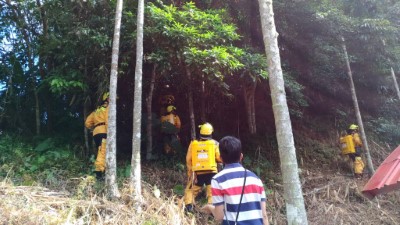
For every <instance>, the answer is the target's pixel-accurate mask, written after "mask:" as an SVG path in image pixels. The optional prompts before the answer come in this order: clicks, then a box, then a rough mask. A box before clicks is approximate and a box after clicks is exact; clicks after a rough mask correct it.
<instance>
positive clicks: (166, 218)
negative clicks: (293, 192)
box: [0, 148, 400, 225]
mask: <svg viewBox="0 0 400 225" xmlns="http://www.w3.org/2000/svg"><path fill="white" fill-rule="evenodd" d="M373 150H374V156H375V158H376V159H379V160H377V161H380V162H381V161H382V160H383V159H384V156H385V155H387V152H383V151H386V150H384V148H382V149H381V150H379V149H378V148H375V149H373ZM337 165H338V163H335V162H333V163H332V165H328V166H326V167H323V165H321V167H320V168H319V169H318V170H317V169H316V167H312V168H309V169H305V168H303V170H302V178H301V180H302V187H303V192H304V193H303V194H304V197H305V202H306V207H307V213H308V220H309V224H313V225H321V224H323V225H330V224H332V225H333V224H335V225H336V224H346V225H347V224H351V225H353V224H363V225H364V224H365V225H367V224H391V225H392V224H400V211H399V205H400V193H399V191H397V192H393V193H390V194H386V195H383V196H380V197H379V198H378V200H376V199H375V200H373V201H369V200H367V199H365V198H364V197H363V196H362V194H361V193H360V191H361V190H362V187H363V186H364V185H365V183H366V182H367V180H368V179H367V178H364V179H362V180H354V179H353V178H352V177H351V176H348V175H346V172H341V170H342V171H343V170H345V169H343V168H342V169H341V170H339V169H338V168H334V169H333V168H332V167H336V166H337ZM142 168H143V177H144V180H145V182H143V190H142V194H143V199H144V201H143V203H142V204H141V211H140V212H138V211H137V210H136V208H137V205H136V204H135V203H134V202H132V201H131V200H130V199H131V196H130V195H129V191H128V188H127V185H126V184H124V185H122V187H120V191H121V195H122V197H121V198H120V199H119V200H116V201H109V200H107V199H106V198H105V197H104V190H103V189H102V188H101V185H100V184H99V183H97V184H96V183H95V182H94V180H93V177H90V176H89V177H81V178H75V179H69V180H67V181H65V182H59V183H63V184H64V186H62V187H60V188H57V187H53V188H52V190H50V189H48V188H46V187H41V186H14V185H13V184H12V183H11V182H10V180H9V179H5V180H3V181H2V182H1V183H0V199H1V201H0V224H124V225H125V224H135V225H139V224H143V225H156V224H157V225H158V224H160V225H161V224H162V225H177V224H182V225H203V224H216V223H215V222H214V221H213V219H212V218H210V217H208V216H207V215H204V214H202V213H200V212H196V213H194V214H191V215H185V213H184V211H183V204H182V196H177V195H176V194H175V193H174V191H173V187H174V186H175V185H177V184H181V185H185V182H186V180H185V173H184V172H179V171H175V170H173V169H168V168H159V167H156V166H155V165H151V164H147V165H143V167H142ZM125 182H127V181H125ZM65 185H66V186H65ZM154 185H156V186H157V187H159V188H160V190H161V196H160V197H159V198H157V197H155V196H154V193H153V188H154ZM271 191H272V193H271V194H270V195H269V196H268V212H269V217H270V222H271V224H279V225H280V224H286V218H285V203H284V200H283V188H282V186H281V185H279V184H275V186H274V187H271Z"/></svg>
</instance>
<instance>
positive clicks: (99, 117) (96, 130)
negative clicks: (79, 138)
mask: <svg viewBox="0 0 400 225" xmlns="http://www.w3.org/2000/svg"><path fill="white" fill-rule="evenodd" d="M109 96H110V94H109V92H106V93H104V94H103V96H102V104H101V106H99V107H98V108H97V109H96V110H95V111H93V112H92V113H91V114H90V115H89V116H88V117H87V118H86V121H85V126H86V128H88V129H91V130H93V139H94V143H95V145H96V149H97V157H96V161H95V163H94V167H95V169H94V172H95V174H96V178H97V179H99V180H102V179H103V174H104V171H105V169H106V145H107V143H106V140H107V125H108V103H109Z"/></svg>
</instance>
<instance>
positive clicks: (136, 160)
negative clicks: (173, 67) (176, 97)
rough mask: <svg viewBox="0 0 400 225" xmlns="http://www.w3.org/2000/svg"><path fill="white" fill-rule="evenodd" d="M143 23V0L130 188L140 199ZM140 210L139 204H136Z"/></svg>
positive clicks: (139, 7)
mask: <svg viewBox="0 0 400 225" xmlns="http://www.w3.org/2000/svg"><path fill="white" fill-rule="evenodd" d="M143 23H144V0H139V2H138V12H137V39H136V67H135V96H134V101H133V136H132V161H131V181H130V190H131V193H132V195H133V197H134V199H135V200H136V201H137V202H138V203H139V202H141V201H142V180H141V165H140V141H141V138H140V137H141V131H140V128H141V124H142V67H143ZM137 207H138V208H137V210H140V206H139V205H138V206H137Z"/></svg>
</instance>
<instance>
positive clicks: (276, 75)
mask: <svg viewBox="0 0 400 225" xmlns="http://www.w3.org/2000/svg"><path fill="white" fill-rule="evenodd" d="M258 3H259V7H260V16H261V25H262V33H263V37H264V38H263V39H264V45H265V53H266V55H267V59H268V71H269V86H270V89H271V98H272V108H273V112H274V117H275V126H276V137H277V140H278V147H279V157H280V160H281V171H282V176H283V187H284V192H285V195H284V196H285V200H286V218H287V223H288V224H299V225H300V224H301V225H306V224H308V221H307V213H306V209H305V206H304V199H303V193H302V190H301V183H300V178H299V170H298V164H297V158H296V149H295V146H294V139H293V133H292V125H291V121H290V116H289V109H288V106H287V102H286V93H285V85H284V80H283V74H282V68H281V60H280V53H279V47H278V33H277V32H276V28H275V20H274V13H273V9H272V0H258Z"/></svg>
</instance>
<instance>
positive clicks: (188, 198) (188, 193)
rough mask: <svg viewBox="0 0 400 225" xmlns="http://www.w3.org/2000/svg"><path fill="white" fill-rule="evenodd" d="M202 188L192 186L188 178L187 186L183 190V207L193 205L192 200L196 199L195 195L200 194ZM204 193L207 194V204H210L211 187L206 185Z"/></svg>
mask: <svg viewBox="0 0 400 225" xmlns="http://www.w3.org/2000/svg"><path fill="white" fill-rule="evenodd" d="M201 189H202V187H201V186H197V185H195V184H193V181H192V179H191V178H189V181H188V184H187V185H186V188H185V196H184V197H183V200H184V202H185V205H189V204H193V203H194V199H196V197H197V195H198V194H199V193H200V192H201ZM206 192H207V202H208V204H212V194H211V185H206Z"/></svg>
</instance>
